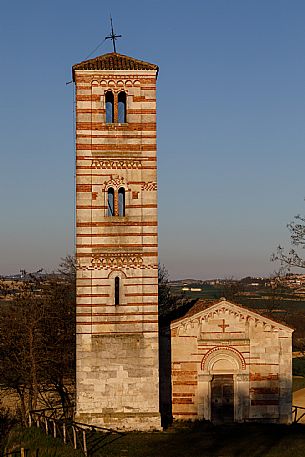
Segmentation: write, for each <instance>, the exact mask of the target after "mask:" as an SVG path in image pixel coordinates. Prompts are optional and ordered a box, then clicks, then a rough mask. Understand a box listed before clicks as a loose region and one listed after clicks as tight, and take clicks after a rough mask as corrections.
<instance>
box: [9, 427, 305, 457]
mask: <svg viewBox="0 0 305 457" xmlns="http://www.w3.org/2000/svg"><path fill="white" fill-rule="evenodd" d="M10 439H11V444H12V440H13V441H14V442H16V440H17V441H18V443H20V442H22V443H23V445H24V447H28V448H30V449H36V448H38V447H39V448H40V449H41V451H40V453H39V457H44V456H46V457H59V456H60V457H77V456H80V455H81V454H80V453H79V451H75V450H73V449H72V448H70V447H68V446H63V445H61V443H58V440H54V439H52V438H51V437H49V436H44V434H43V432H41V431H40V430H37V429H36V428H34V427H33V428H32V429H28V430H25V431H24V430H23V431H22V430H20V429H19V431H18V432H16V431H15V432H14V435H13V436H12V434H11V438H10ZM304 455H305V426H303V425H298V424H294V425H290V426H285V425H275V424H250V423H249V424H232V425H227V426H213V425H212V424H210V423H209V422H197V423H195V424H193V425H188V426H186V427H183V428H182V427H175V428H172V429H170V430H169V431H166V432H152V433H140V432H139V433H136V432H133V433H126V434H125V435H123V436H121V437H117V438H116V439H115V440H113V441H112V442H109V441H108V442H107V443H106V442H105V444H104V445H103V446H102V447H100V449H99V450H98V451H97V452H95V453H94V454H93V455H92V454H91V456H92V457H93V456H94V457H189V456H190V457H304ZM30 456H31V454H30Z"/></svg>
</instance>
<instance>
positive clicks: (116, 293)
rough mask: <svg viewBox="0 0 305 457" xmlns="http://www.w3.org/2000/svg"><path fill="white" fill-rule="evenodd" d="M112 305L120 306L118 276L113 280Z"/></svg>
mask: <svg viewBox="0 0 305 457" xmlns="http://www.w3.org/2000/svg"><path fill="white" fill-rule="evenodd" d="M114 304H115V305H119V304H120V278H119V277H118V276H116V277H115V278H114Z"/></svg>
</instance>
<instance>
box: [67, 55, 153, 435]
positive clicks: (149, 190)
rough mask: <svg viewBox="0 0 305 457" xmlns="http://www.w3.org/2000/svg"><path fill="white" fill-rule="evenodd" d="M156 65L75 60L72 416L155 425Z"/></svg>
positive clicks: (117, 58)
mask: <svg viewBox="0 0 305 457" xmlns="http://www.w3.org/2000/svg"><path fill="white" fill-rule="evenodd" d="M157 73H158V67H157V66H156V65H154V64H150V63H147V62H143V61H140V60H137V59H133V58H131V57H128V56H123V55H121V54H117V53H116V52H113V53H109V54H105V55H102V56H99V57H97V58H95V59H91V60H89V61H84V62H81V63H80V64H76V65H74V66H73V80H74V82H75V91H76V257H77V286H76V287H77V327H76V332H77V348H76V354H77V361H76V363H77V368H76V370H77V371H76V383H77V386H76V388H77V399H76V418H77V420H78V421H80V422H85V423H88V424H94V425H98V426H106V427H110V428H118V429H138V430H139V429H140V430H148V429H158V428H160V424H161V423H160V413H159V360H158V238H157V234H158V226H157V224H158V222H157V166H156V79H157Z"/></svg>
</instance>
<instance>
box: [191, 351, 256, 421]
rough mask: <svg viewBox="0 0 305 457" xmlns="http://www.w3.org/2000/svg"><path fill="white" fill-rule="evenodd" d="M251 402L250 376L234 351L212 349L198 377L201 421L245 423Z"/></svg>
mask: <svg viewBox="0 0 305 457" xmlns="http://www.w3.org/2000/svg"><path fill="white" fill-rule="evenodd" d="M246 398H249V375H248V370H247V366H246V363H245V360H244V358H243V356H242V354H241V353H240V352H239V351H238V350H236V349H235V348H231V347H228V348H224V347H221V346H219V347H215V348H212V349H211V350H210V351H209V352H208V353H207V354H206V355H205V357H204V358H203V360H202V362H201V371H200V372H199V373H198V417H199V418H202V419H203V418H204V419H207V420H212V421H213V422H215V423H220V422H232V421H242V420H243V419H244V416H245V410H246V408H245V406H246V405H245V402H247V401H249V400H246Z"/></svg>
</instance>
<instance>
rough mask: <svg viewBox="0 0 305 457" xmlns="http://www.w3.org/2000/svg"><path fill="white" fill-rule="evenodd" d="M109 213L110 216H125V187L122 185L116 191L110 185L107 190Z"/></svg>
mask: <svg viewBox="0 0 305 457" xmlns="http://www.w3.org/2000/svg"><path fill="white" fill-rule="evenodd" d="M107 215H108V216H125V189H124V187H120V188H119V190H118V191H115V190H114V189H113V188H112V187H109V189H108V191H107Z"/></svg>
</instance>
